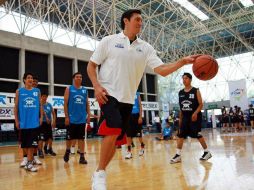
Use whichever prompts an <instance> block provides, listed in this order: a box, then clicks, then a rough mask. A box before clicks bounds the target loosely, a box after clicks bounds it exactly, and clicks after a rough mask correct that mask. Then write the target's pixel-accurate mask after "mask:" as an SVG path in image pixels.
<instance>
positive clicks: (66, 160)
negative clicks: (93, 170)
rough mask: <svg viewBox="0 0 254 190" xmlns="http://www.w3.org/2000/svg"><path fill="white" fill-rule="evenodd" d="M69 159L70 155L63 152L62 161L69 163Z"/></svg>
mask: <svg viewBox="0 0 254 190" xmlns="http://www.w3.org/2000/svg"><path fill="white" fill-rule="evenodd" d="M69 157H70V153H68V152H65V154H64V157H63V159H64V161H65V162H68V161H69Z"/></svg>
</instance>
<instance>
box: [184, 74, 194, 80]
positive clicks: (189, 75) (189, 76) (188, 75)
mask: <svg viewBox="0 0 254 190" xmlns="http://www.w3.org/2000/svg"><path fill="white" fill-rule="evenodd" d="M184 76H186V77H188V78H189V79H191V80H192V75H191V74H190V73H183V76H182V77H184Z"/></svg>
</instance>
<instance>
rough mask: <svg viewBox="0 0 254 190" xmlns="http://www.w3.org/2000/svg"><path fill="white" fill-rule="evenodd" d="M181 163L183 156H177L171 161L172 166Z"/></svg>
mask: <svg viewBox="0 0 254 190" xmlns="http://www.w3.org/2000/svg"><path fill="white" fill-rule="evenodd" d="M178 162H181V156H180V155H178V154H176V155H175V156H174V157H173V158H172V159H171V160H170V164H175V163H178Z"/></svg>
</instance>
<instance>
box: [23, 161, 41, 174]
mask: <svg viewBox="0 0 254 190" xmlns="http://www.w3.org/2000/svg"><path fill="white" fill-rule="evenodd" d="M25 169H26V170H27V171H30V172H37V171H38V169H37V168H36V167H34V165H33V163H31V162H27V164H26V166H25Z"/></svg>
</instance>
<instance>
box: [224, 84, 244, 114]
mask: <svg viewBox="0 0 254 190" xmlns="http://www.w3.org/2000/svg"><path fill="white" fill-rule="evenodd" d="M228 87H229V99H230V106H231V107H234V106H239V107H241V109H242V110H245V109H248V98H247V89H246V81H245V79H242V80H237V81H229V82H228Z"/></svg>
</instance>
